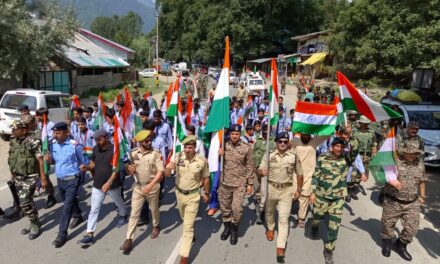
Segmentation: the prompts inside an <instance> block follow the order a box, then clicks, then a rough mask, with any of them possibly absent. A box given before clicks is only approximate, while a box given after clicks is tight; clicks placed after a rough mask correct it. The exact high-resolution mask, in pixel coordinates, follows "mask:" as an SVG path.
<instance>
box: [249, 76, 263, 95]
mask: <svg viewBox="0 0 440 264" xmlns="http://www.w3.org/2000/svg"><path fill="white" fill-rule="evenodd" d="M265 89H266V87H265V86H264V80H263V78H261V77H260V76H259V75H254V76H251V77H249V78H247V80H246V91H247V92H248V94H249V95H256V94H257V92H258V91H261V92H262V91H264V90H265Z"/></svg>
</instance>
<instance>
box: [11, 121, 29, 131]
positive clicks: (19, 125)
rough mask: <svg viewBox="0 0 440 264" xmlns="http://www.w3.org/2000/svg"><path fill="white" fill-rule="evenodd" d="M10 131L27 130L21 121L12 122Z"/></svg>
mask: <svg viewBox="0 0 440 264" xmlns="http://www.w3.org/2000/svg"><path fill="white" fill-rule="evenodd" d="M10 127H11V128H12V129H20V128H27V127H28V126H27V124H26V123H25V122H24V121H23V120H15V121H14V122H12V124H11V126H10Z"/></svg>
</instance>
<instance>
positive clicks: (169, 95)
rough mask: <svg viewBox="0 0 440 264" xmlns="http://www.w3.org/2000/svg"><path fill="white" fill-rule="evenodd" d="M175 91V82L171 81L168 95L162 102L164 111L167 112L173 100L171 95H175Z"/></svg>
mask: <svg viewBox="0 0 440 264" xmlns="http://www.w3.org/2000/svg"><path fill="white" fill-rule="evenodd" d="M173 91H174V86H173V82H171V83H170V86H169V87H168V90H167V96H166V98H165V101H163V103H162V107H161V110H162V113H166V112H167V109H168V106H169V105H170V102H171V97H172V96H173Z"/></svg>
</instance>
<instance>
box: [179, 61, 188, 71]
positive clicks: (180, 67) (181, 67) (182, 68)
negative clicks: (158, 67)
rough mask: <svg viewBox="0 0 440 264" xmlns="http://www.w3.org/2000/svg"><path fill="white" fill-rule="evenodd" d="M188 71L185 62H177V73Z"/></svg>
mask: <svg viewBox="0 0 440 264" xmlns="http://www.w3.org/2000/svg"><path fill="white" fill-rule="evenodd" d="M183 70H188V64H187V63H186V62H179V71H183Z"/></svg>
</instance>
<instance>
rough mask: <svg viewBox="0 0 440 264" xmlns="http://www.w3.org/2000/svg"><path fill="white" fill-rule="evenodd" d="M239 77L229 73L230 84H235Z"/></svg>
mask: <svg viewBox="0 0 440 264" xmlns="http://www.w3.org/2000/svg"><path fill="white" fill-rule="evenodd" d="M237 79H238V77H237V76H236V75H235V72H233V71H231V72H229V84H234V83H235V82H236V80H237Z"/></svg>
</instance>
